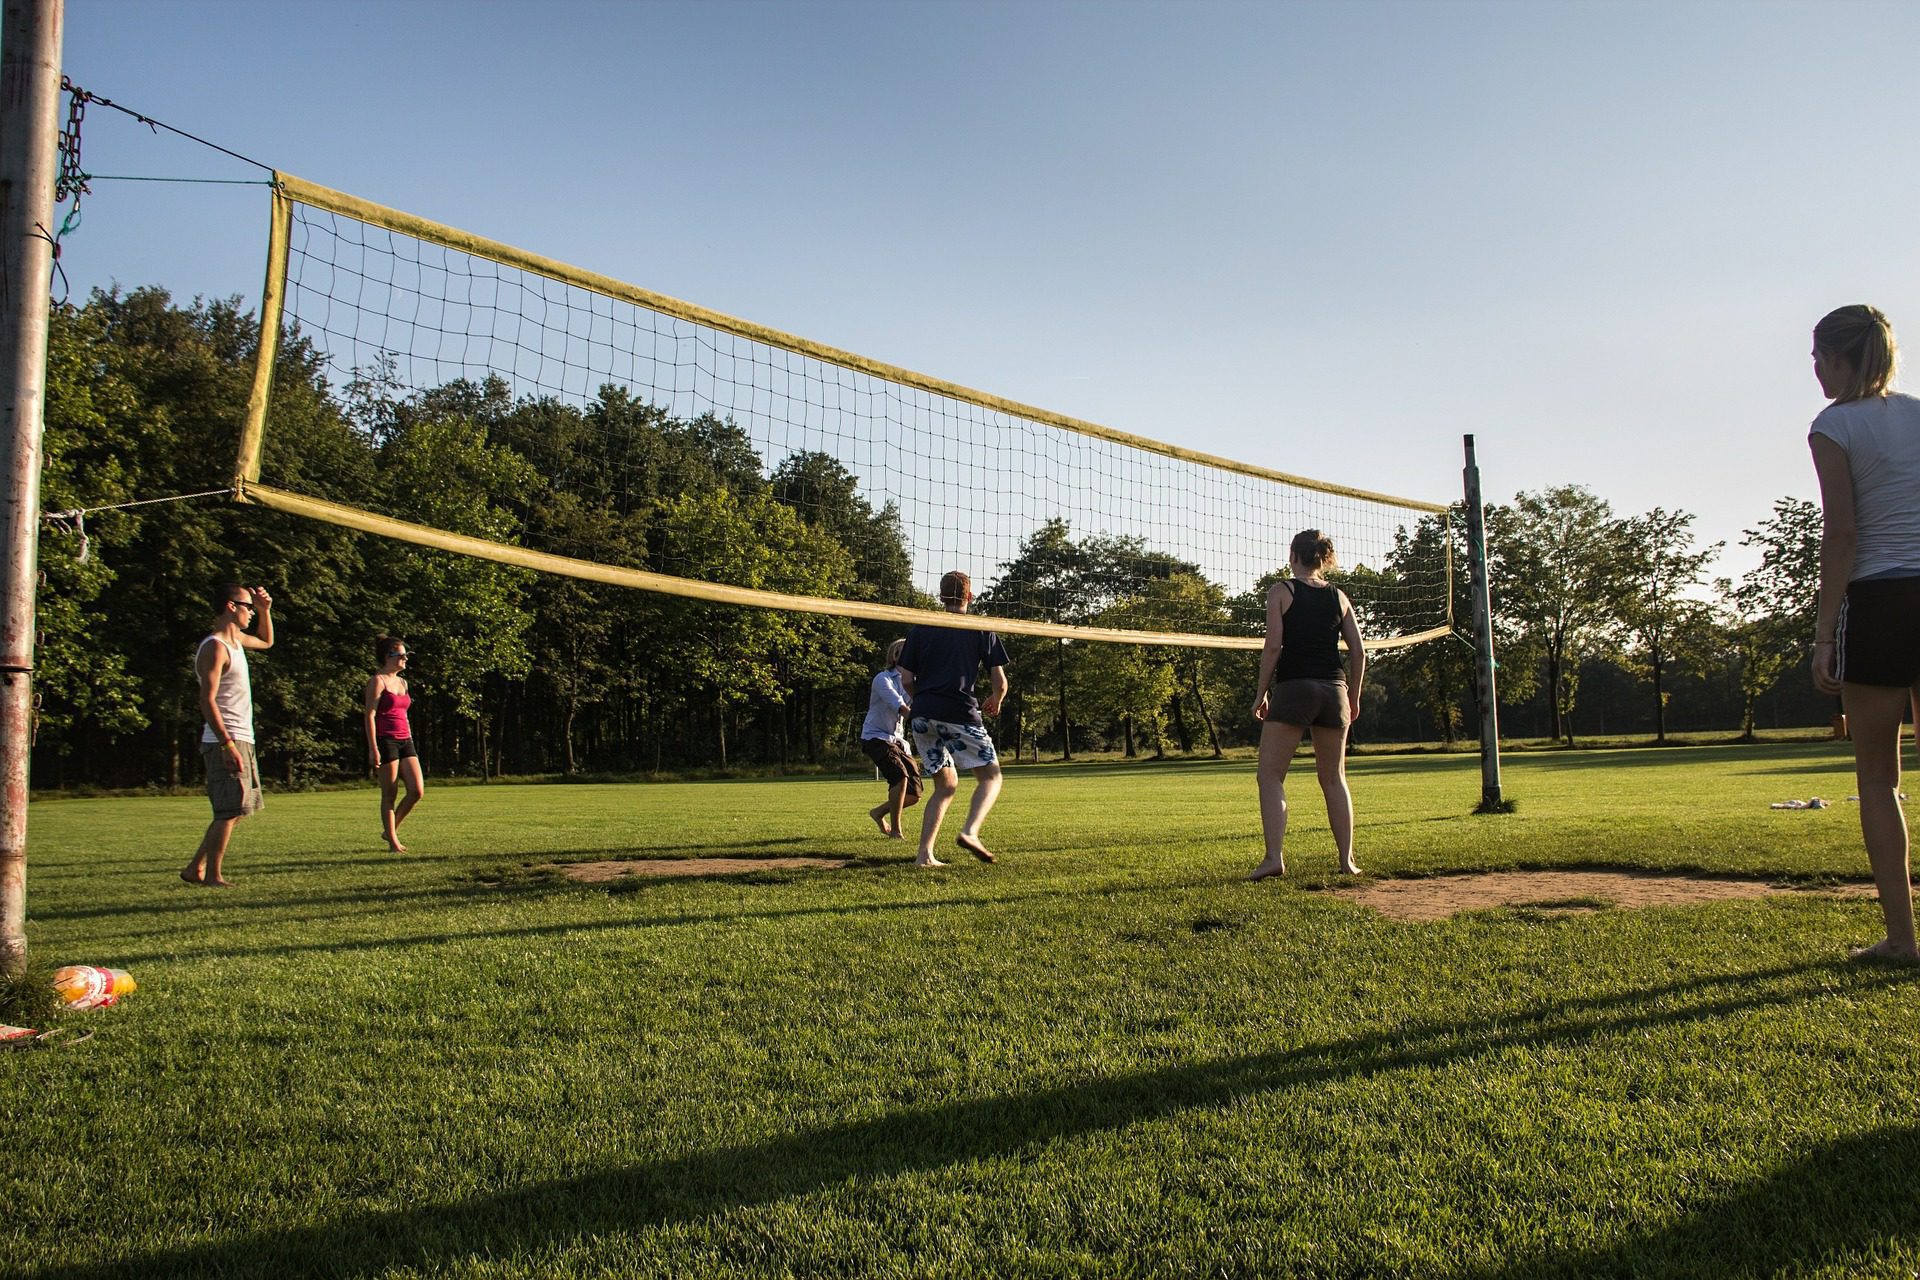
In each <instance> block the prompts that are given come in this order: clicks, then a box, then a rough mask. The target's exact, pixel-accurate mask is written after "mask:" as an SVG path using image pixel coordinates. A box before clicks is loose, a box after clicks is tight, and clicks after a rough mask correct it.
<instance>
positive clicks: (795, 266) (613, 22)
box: [64, 0, 1920, 571]
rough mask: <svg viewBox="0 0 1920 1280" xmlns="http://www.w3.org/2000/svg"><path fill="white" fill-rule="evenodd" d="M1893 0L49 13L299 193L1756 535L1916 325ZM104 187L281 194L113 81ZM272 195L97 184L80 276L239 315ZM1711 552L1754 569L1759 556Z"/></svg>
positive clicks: (92, 152)
mask: <svg viewBox="0 0 1920 1280" xmlns="http://www.w3.org/2000/svg"><path fill="white" fill-rule="evenodd" d="M1916 48H1920V5H1913V4H1910V3H1889V4H1861V3H1854V4H1849V3H1834V2H1831V0H1829V2H1826V3H1817V4H1815V3H1686V2H1680V3H1671V2H1670V3H1659V4H1624V3H1623V4H1581V3H1553V4H1533V3H1438V2H1429V3H1347V4H1332V3H1311V4H1289V3H1266V4H1221V3H1205V2H1203V0H1181V2H1179V3H1172V2H1169V3H1164V4H1144V3H1125V2H1115V0H1107V2H1104V3H1067V2H1058V3H1046V2H1039V3H1013V4H1000V3H971V2H966V3H962V2H958V0H952V2H946V3H926V2H920V3H916V2H912V0H897V2H894V3H884V4H878V3H876V4H842V3H833V4H829V3H800V2H795V3H783V4H775V3H746V2H743V0H701V2H697V3H679V2H672V3H666V2H662V3H612V2H608V3H579V2H576V0H543V3H540V4H531V3H509V2H505V0H501V2H498V3H486V2H484V0H481V2H468V3H426V2H424V0H422V2H413V0H386V2H385V3H372V2H368V3H342V2H339V0H335V2H333V3H319V2H316V3H306V4H281V3H258V2H251V3H238V2H236V3H215V2H211V0H207V2H202V3H183V2H180V0H143V2H142V3H138V4H130V3H126V2H125V0H68V3H67V31H66V51H65V64H66V69H67V73H68V74H69V75H70V76H72V77H73V79H74V80H75V81H76V82H77V83H79V84H81V85H83V86H84V87H86V88H88V89H90V90H92V91H93V92H95V93H98V94H101V95H103V96H105V97H108V98H112V99H114V100H115V101H118V102H121V103H124V104H126V105H128V106H131V107H134V108H136V109H138V110H141V111H143V112H145V113H147V114H149V115H152V116H154V117H157V118H158V119H161V120H164V121H166V122H168V123H170V124H174V125H177V126H179V127H181V128H184V129H187V130H190V131H192V132H194V133H198V134H201V135H202V136H204V137H207V138H210V139H212V140H214V141H217V142H219V143H221V144H222V145H224V146H227V147H229V148H231V149H233V150H235V151H238V152H241V153H243V154H245V155H248V156H251V157H254V158H256V159H258V160H261V161H264V162H266V163H268V164H270V165H273V166H276V167H278V168H281V169H284V170H286V171H288V172H291V173H296V174H299V175H301V176H302V177H306V178H310V179H312V180H314V181H317V182H321V183H324V184H326V185H328V186H333V187H338V188H341V189H344V190H347V191H350V192H353V193H355V194H357V195H362V196H365V197H367V198H369V199H373V200H376V201H379V202H381V203H383V204H389V205H393V206H397V207H399V208H402V209H406V210H409V211H412V212H415V213H420V214H423V215H426V216H428V217H432V218H435V219H438V220H440V221H443V222H449V223H452V224H454V225H456V226H460V227H464V228H466V229H468V230H472V231H475V232H478V233H481V234H484V235H488V236H491V237H494V238H496V239H500V240H504V241H507V242H509V243H513V244H518V245H522V246H524V247H527V248H530V249H534V250H536V251H539V252H542V253H546V254H549V255H551V256H554V257H558V258H562V259H564V260H567V261H571V262H574V263H577V264H579V265H582V266H586V267H590V268H592V269H595V270H598V271H602V272H605V273H607V274H609V275H613V276H617V277H620V278H623V279H627V280H631V281H633V282H634V283H636V284H639V285H642V286H644V287H647V288H650V289H654V290H657V291H659V292H663V293H668V294H672V295H675V296H678V297H682V298H686V299H689V300H691V301H695V302H698V303H700V304H702V305H705V306H708V307H712V308H715V309H718V310H721V311H726V312H730V313H732V314H735V315H739V316H743V317H746V318H748V319H751V320H755V321H759V322H761V323H764V324H769V325H772V326H775V327H777V328H781V329H786V330H789V331H792V332H796V333H802V334H805V335H807V336H809V337H812V338H816V339H818V340H820V341H823V342H827V343H830V344H833V345H836V346H841V347H846V348H850V349H852V350H856V351H860V352H863V353H865V354H868V355H871V356H873V357H875V358H878V359H881V360H885V361H889V362H891V363H894V364H899V365H904V366H906V367H908V368H913V369H918V370H922V371H924V372H927V373H931V374H934V375H937V376H939V377H943V378H947V379H950V380H952V381H956V382H960V383H964V384H967V385H971V386H975V387H979V388H982V389H985V390H989V391H993V392H996V393H998V394H1001V395H1004V396H1009V397H1012V398H1014V399H1018V400H1024V401H1027V402H1030V403H1034V404H1038V405H1042V406H1044V407H1047V408H1051V409H1056V410H1059V411H1061V412H1064V413H1069V414H1073V415H1076V416H1079V417H1083V418H1089V419H1092V420H1094V421H1098V422H1103V423H1106V424H1109V425H1111V426H1114V427H1118V428H1121V429H1123V430H1128V431H1134V432H1138V433H1140V434H1144V435H1149V436H1155V437H1158V438H1162V439H1167V440H1172V441H1175V442H1178V443H1181V444H1185V445H1188V446H1190V447H1194V448H1198V449H1202V450H1206V451H1209V452H1213V453H1219V454H1225V455H1228V456H1232V457H1237V458H1242V459H1245V460H1248V461H1251V462H1258V463H1262V464H1265V465H1268V466H1274V467H1279V468H1282V469H1286V470H1290V471H1294V472H1298V473H1302V474H1307V475H1314V476H1319V477H1322V478H1325V479H1329V480H1335V481H1339V482H1343V483H1347V484H1354V485H1360V486H1364V487H1367V488H1373V489H1378V490H1383V491H1386V492H1389V493H1400V494H1405V495H1408V496H1413V497H1420V498H1429V499H1433V500H1439V501H1444V500H1446V499H1448V498H1451V497H1453V496H1455V495H1456V494H1457V493H1458V489H1459V479H1460V436H1461V434H1462V433H1463V432H1469V431H1470V432H1474V433H1476V434H1477V436H1478V439H1479V444H1480V450H1481V461H1482V467H1483V471H1484V475H1485V479H1486V484H1487V491H1488V496H1489V497H1490V498H1493V499H1499V500H1504V499H1506V498H1508V497H1510V496H1511V495H1512V494H1513V493H1514V491H1515V490H1518V489H1523V488H1524V489H1537V488H1542V487H1545V486H1548V485H1552V484H1558V483H1567V482H1577V483H1581V484H1586V485H1588V486H1590V487H1591V488H1592V489H1594V490H1595V491H1596V492H1598V493H1599V494H1600V495H1601V496H1603V497H1605V498H1607V499H1608V500H1609V501H1611V502H1612V503H1613V504H1614V506H1615V508H1616V510H1617V511H1619V512H1621V513H1622V514H1625V513H1631V512H1639V511H1645V510H1648V509H1650V508H1652V507H1654V506H1665V507H1667V508H1669V509H1672V508H1676V507H1678V508H1683V509H1685V510H1688V511H1692V512H1695V513H1697V514H1698V516H1699V522H1698V525H1697V528H1698V530H1699V531H1700V533H1701V534H1702V535H1703V541H1711V540H1716V539H1726V540H1728V541H1729V542H1730V543H1731V542H1735V541H1737V540H1738V538H1739V536H1740V530H1741V528H1742V527H1743V526H1749V525H1752V524H1753V523H1755V522H1756V521H1758V520H1760V519H1762V518H1764V517H1765V516H1766V515H1767V513H1768V511H1769V509H1770V505H1771V502H1772V500H1773V499H1774V498H1776V497H1779V496H1782V495H1787V494H1793V495H1797V496H1802V497H1813V496H1815V495H1816V489H1815V486H1814V483H1813V478H1812V470H1811V467H1810V465H1809V463H1808V460H1807V452H1806V445H1805V428H1806V423H1807V421H1808V420H1809V419H1810V418H1811V417H1812V416H1813V414H1814V413H1815V412H1817V411H1818V410H1819V408H1820V407H1821V404H1822V402H1821V401H1820V399H1819V397H1818V391H1817V388H1816V386H1815V384H1814V381H1813V378H1812V375H1811V373H1810V371H1809V367H1808V361H1807V349H1808V332H1809V330H1810V329H1811V327H1812V325H1813V322H1814V321H1815V320H1816V319H1818V318H1819V316H1820V315H1821V314H1823V313H1824V312H1825V311H1826V310H1828V309H1830V308H1831V307H1833V306H1837V305H1840V304H1843V303H1850V302H1873V303H1875V304H1877V305H1879V306H1881V307H1883V308H1884V309H1885V310H1886V311H1887V312H1888V313H1889V315H1891V316H1892V318H1893V321H1894V324H1895V327H1896V329H1897V330H1900V329H1902V328H1903V327H1904V330H1905V331H1906V332H1908V333H1910V335H1911V337H1912V340H1913V341H1914V342H1915V344H1916V351H1920V232H1916V227H1920V216H1917V215H1920V199H1916V196H1917V195H1920V192H1917V191H1916V168H1915V165H1914V164H1913V162H1912V159H1911V157H1912V155H1913V152H1914V141H1915V139H1916V136H1920V94H1916V93H1914V92H1913V75H1912V59H1913V55H1914V51H1915V49H1916ZM85 146H86V150H85V163H86V166H87V168H88V169H89V170H91V171H93V172H95V173H101V174H139V175H167V176H199V177H222V178H247V177H257V176H260V175H258V174H257V172H256V171H253V170H251V169H249V168H248V167H247V166H246V165H243V164H240V163H238V162H236V161H232V160H229V159H227V158H226V157H223V156H220V155H218V154H217V153H214V152H211V151H207V150H204V149H202V148H199V147H195V146H192V145H190V144H183V143H179V142H177V141H175V140H171V139H168V138H164V137H161V138H156V137H154V136H152V135H151V134H149V133H148V131H147V130H145V129H144V128H142V127H141V126H139V125H137V124H136V123H134V122H133V121H131V120H128V119H127V118H125V117H123V116H118V115H116V114H114V113H112V112H109V111H107V110H106V109H104V108H101V107H97V106H96V107H95V108H93V110H92V111H91V112H90V114H89V115H88V117H87V121H86V128H85ZM265 223H266V196H265V193H264V191H263V190H262V189H261V188H258V187H219V186H161V185H155V184H146V183H139V184H136V183H125V182H101V183H98V184H97V185H96V187H95V190H94V194H93V195H92V196H91V197H90V198H89V199H88V201H87V203H86V208H85V222H84V225H83V226H82V228H81V229H80V230H79V231H78V232H77V233H75V234H74V235H73V236H72V237H71V238H70V240H69V243H68V247H67V250H66V255H65V259H64V265H65V267H66V270H67V274H68V276H69V278H70V280H71V282H72V285H73V287H74V290H75V293H76V296H80V295H81V294H83V293H84V291H85V290H86V289H87V288H89V287H91V286H94V285H101V284H106V283H109V282H113V281H117V282H119V283H121V284H123V285H128V286H132V285H138V284H150V283H151V284H161V285H164V286H166V287H168V288H169V289H171V290H172V291H173V292H174V293H175V294H176V295H178V296H181V297H183V298H185V297H191V296H192V295H194V294H209V295H225V294H234V293H237V294H241V295H244V296H245V298H246V299H247V301H248V302H249V303H252V302H254V301H256V300H257V296H258V292H259V287H260V283H259V282H260V277H261V270H262V261H263V256H264V252H265ZM1752 560H1753V557H1752V554H1751V553H1748V552H1740V551H1738V550H1737V549H1735V550H1733V551H1730V553H1729V555H1728V557H1727V558H1726V560H1725V561H1724V562H1723V566H1722V567H1723V570H1727V571H1737V570H1739V569H1742V568H1745V567H1746V566H1747V565H1748V564H1750V563H1752Z"/></svg>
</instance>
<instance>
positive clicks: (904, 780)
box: [887, 773, 920, 840]
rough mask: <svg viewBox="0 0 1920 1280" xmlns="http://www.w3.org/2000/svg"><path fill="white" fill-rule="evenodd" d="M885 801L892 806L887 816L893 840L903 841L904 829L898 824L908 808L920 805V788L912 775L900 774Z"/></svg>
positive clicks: (905, 835)
mask: <svg viewBox="0 0 1920 1280" xmlns="http://www.w3.org/2000/svg"><path fill="white" fill-rule="evenodd" d="M887 800H888V801H889V802H890V803H891V804H892V806H893V808H892V809H891V810H890V811H889V814H888V816H889V817H890V818H891V819H892V820H893V838H894V839H895V840H905V839H906V838H907V833H906V829H905V828H903V827H902V826H901V825H900V824H901V822H902V820H904V819H905V818H906V816H907V808H908V806H910V805H916V804H919V803H920V788H919V786H918V784H917V783H916V781H915V779H914V777H913V775H912V774H907V773H903V774H901V775H900V780H899V781H898V782H896V783H894V784H893V790H891V791H889V792H888V793H887Z"/></svg>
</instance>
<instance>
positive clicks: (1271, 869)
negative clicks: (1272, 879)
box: [1247, 858, 1287, 880]
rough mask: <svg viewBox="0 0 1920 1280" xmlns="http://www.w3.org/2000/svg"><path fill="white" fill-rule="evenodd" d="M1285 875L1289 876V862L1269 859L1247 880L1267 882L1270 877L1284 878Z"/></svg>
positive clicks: (1281, 859) (1280, 859) (1254, 870)
mask: <svg viewBox="0 0 1920 1280" xmlns="http://www.w3.org/2000/svg"><path fill="white" fill-rule="evenodd" d="M1285 874H1287V860H1286V859H1285V858H1268V859H1267V860H1266V861H1265V862H1262V863H1261V864H1260V865H1259V866H1257V867H1255V868H1254V869H1253V874H1251V875H1249V876H1248V877H1247V879H1249V880H1265V879H1266V878H1267V877H1268V876H1283V875H1285Z"/></svg>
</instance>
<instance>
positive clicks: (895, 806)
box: [867, 778, 907, 840]
mask: <svg viewBox="0 0 1920 1280" xmlns="http://www.w3.org/2000/svg"><path fill="white" fill-rule="evenodd" d="M906 794H907V780H906V779H905V778H895V779H894V780H893V783H892V785H890V786H889V787H888V788H887V798H886V799H885V800H882V801H881V802H880V803H879V804H877V805H875V806H873V808H871V809H869V810H867V816H868V817H869V818H872V819H873V825H874V826H876V827H879V828H880V834H881V835H883V836H885V837H887V839H889V840H904V839H906V837H905V836H904V835H902V834H901V832H900V813H901V811H902V810H904V809H905V808H906V807H907V803H906Z"/></svg>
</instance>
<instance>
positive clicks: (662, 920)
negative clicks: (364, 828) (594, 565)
mask: <svg viewBox="0 0 1920 1280" xmlns="http://www.w3.org/2000/svg"><path fill="white" fill-rule="evenodd" d="M847 870H849V871H876V870H877V871H880V872H881V873H883V874H884V873H886V872H889V871H894V870H897V871H899V872H901V873H902V875H903V877H904V876H908V875H911V876H912V877H914V878H915V879H916V880H917V879H919V878H920V877H922V876H924V875H925V874H926V873H925V872H923V871H919V870H917V869H915V868H914V867H913V865H912V863H911V862H907V863H904V864H902V865H901V866H899V867H897V868H890V867H887V866H884V865H881V866H875V865H874V864H872V863H867V864H860V865H856V866H854V867H849V868H847ZM806 874H807V875H822V874H829V873H825V872H809V873H806ZM717 879H718V880H720V881H722V882H724V883H727V884H740V883H742V881H741V878H740V877H735V876H723V877H717ZM688 880H689V877H667V876H663V877H660V878H658V879H655V878H652V877H644V878H642V877H636V878H635V879H634V880H633V881H631V882H628V881H620V882H615V883H619V884H626V883H633V885H634V887H633V888H631V889H627V890H625V894H626V895H633V896H637V895H641V894H645V893H647V892H648V891H650V890H654V889H659V890H661V891H670V890H684V889H685V888H686V886H687V883H688ZM768 882H769V881H766V880H762V881H758V883H768ZM749 883H753V881H749ZM779 883H786V882H785V881H780V882H779ZM1237 883H1238V882H1237V880H1229V881H1222V880H1221V879H1220V878H1219V877H1218V876H1208V877H1205V878H1202V879H1196V880H1191V881H1175V882H1169V881H1155V882H1153V883H1150V884H1118V883H1114V882H1111V881H1102V882H1100V883H1097V884H1090V885H1082V886H1075V887H1073V888H1057V889H1039V890H1030V891H1026V892H1011V893H976V894H964V895H962V894H947V895H943V896H940V897H935V898H917V899H905V900H896V901H892V902H872V901H861V902H852V903H848V902H835V903H822V904H820V905H818V906H802V907H776V908H770V909H764V910H728V911H680V912H673V913H667V914H660V915H653V916H627V917H623V918H621V919H617V920H579V919H569V920H559V921H555V922H553V923H551V924H538V925H523V926H521V927H519V928H513V929H500V928H478V929H474V930H472V931H469V932H464V933H456V932H452V931H446V930H441V931H436V932H434V933H415V934H406V935H401V936H393V935H388V934H383V935H381V936H378V937H369V938H338V937H329V938H323V939H316V940H314V941H311V942H276V943H270V944H265V945H261V946H231V945H220V946H212V947H193V946H181V945H179V943H180V933H179V930H178V929H169V930H156V931H153V932H152V933H151V934H125V935H115V936H119V937H127V938H138V937H149V936H150V937H161V938H166V939H169V940H171V943H172V945H169V946H166V947H164V948H162V949H159V950H153V951H146V952H140V951H125V950H116V951H115V952H114V963H115V964H120V965H132V964H140V963H145V962H147V961H161V960H165V961H174V960H240V959H247V958H251V957H257V956H283V955H300V954H303V953H307V952H318V951H324V952H327V953H329V954H341V953H346V952H353V951H382V950H386V949H388V948H403V947H438V946H445V945H447V944H449V943H460V942H486V943H495V942H499V941H502V940H505V939H510V938H542V937H552V936H557V935H564V934H576V935H581V936H584V935H587V934H595V933H623V932H627V931H630V930H636V929H671V928H681V927H685V926H690V925H708V924H732V923H738V922H741V921H749V920H751V921H779V920H803V919H807V918H809V917H818V916H848V917H851V916H861V915H877V914H881V913H889V912H904V911H944V910H951V909H955V908H959V909H966V908H970V907H999V906H1004V905H1010V904H1018V903H1023V902H1037V901H1042V900H1045V899H1049V898H1055V899H1067V898H1079V897H1096V896H1097V897H1121V896H1125V895H1135V894H1138V895H1152V896H1154V897H1169V896H1172V895H1177V894H1180V893H1185V892H1188V891H1190V890H1207V889H1219V888H1222V887H1223V886H1234V885H1237ZM1303 883H1305V882H1303ZM608 888H609V886H608V885H604V884H602V885H595V884H580V883H575V882H573V881H569V880H565V879H561V878H558V877H555V878H553V879H543V880H541V881H537V882H531V883H529V884H528V885H526V886H514V887H510V888H507V889H497V888H492V887H490V886H487V885H475V886H474V887H472V888H471V889H462V890H459V891H458V892H457V893H456V892H455V891H451V890H449V891H446V892H447V894H448V896H449V897H454V896H458V897H461V898H464V899H465V900H466V901H468V902H472V901H476V900H480V899H484V898H485V897H486V896H487V895H490V894H491V895H495V896H499V895H504V894H511V895H514V896H516V897H519V896H523V895H533V894H544V895H553V896H558V895H563V894H564V895H573V896H577V895H581V894H598V895H605V894H606V892H607V890H608ZM423 896H425V895H423ZM337 900H338V901H348V902H350V901H353V900H354V899H353V897H352V896H351V895H340V896H339V898H338V899H337ZM350 914H351V915H352V916H353V917H354V918H360V917H361V913H358V912H354V913H350Z"/></svg>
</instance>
